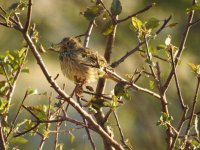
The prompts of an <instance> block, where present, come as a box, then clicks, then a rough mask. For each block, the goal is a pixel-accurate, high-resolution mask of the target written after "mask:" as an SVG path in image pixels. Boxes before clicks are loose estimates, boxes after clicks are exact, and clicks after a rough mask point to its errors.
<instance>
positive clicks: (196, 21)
mask: <svg viewBox="0 0 200 150" xmlns="http://www.w3.org/2000/svg"><path fill="white" fill-rule="evenodd" d="M199 22H200V19H197V20H195V21H194V22H192V23H190V26H193V25H195V24H197V23H199Z"/></svg>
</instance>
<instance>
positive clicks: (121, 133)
mask: <svg viewBox="0 0 200 150" xmlns="http://www.w3.org/2000/svg"><path fill="white" fill-rule="evenodd" d="M113 114H114V117H115V120H116V123H117V127H118V130H119V133H120V136H121V142H122V143H123V144H124V146H125V148H126V149H128V150H132V149H131V148H130V147H129V146H128V145H127V144H126V140H125V138H124V134H123V132H122V128H121V125H120V123H119V119H118V116H117V114H116V112H115V111H113Z"/></svg>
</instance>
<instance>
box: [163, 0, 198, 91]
mask: <svg viewBox="0 0 200 150" xmlns="http://www.w3.org/2000/svg"><path fill="white" fill-rule="evenodd" d="M194 4H195V2H194V0H193V5H194ZM193 16H194V11H191V12H190V13H189V16H188V21H187V24H186V27H185V30H184V32H183V36H182V39H181V42H180V46H179V49H178V53H177V55H176V56H175V68H176V66H177V63H178V61H179V59H180V57H181V55H182V52H183V50H184V48H185V43H186V40H187V37H188V34H189V31H190V28H191V25H190V24H191V23H192V21H193ZM173 75H174V71H173V68H172V69H171V71H170V74H169V76H168V78H167V80H166V82H165V84H164V86H163V88H162V91H163V92H166V90H167V88H168V87H169V84H170V82H171V80H172V77H173Z"/></svg>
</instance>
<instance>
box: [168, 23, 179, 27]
mask: <svg viewBox="0 0 200 150" xmlns="http://www.w3.org/2000/svg"><path fill="white" fill-rule="evenodd" d="M177 24H178V23H177V22H175V23H171V24H169V25H167V27H169V28H172V27H175V26H176V25H177Z"/></svg>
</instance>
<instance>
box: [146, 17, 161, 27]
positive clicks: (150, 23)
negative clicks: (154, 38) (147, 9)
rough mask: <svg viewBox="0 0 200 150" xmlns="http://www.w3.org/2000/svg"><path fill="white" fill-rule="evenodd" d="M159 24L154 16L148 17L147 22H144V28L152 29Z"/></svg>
mask: <svg viewBox="0 0 200 150" xmlns="http://www.w3.org/2000/svg"><path fill="white" fill-rule="evenodd" d="M159 24H160V20H158V19H156V18H150V19H149V20H148V21H147V23H146V28H147V29H154V28H157V27H158V26H159Z"/></svg>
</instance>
